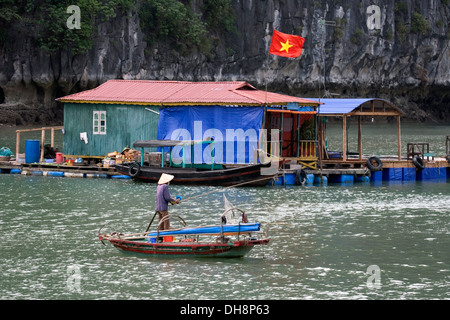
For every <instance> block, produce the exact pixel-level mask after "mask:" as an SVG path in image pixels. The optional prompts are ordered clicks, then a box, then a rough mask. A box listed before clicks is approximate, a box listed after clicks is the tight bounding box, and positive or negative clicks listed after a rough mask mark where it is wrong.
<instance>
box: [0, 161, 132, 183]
mask: <svg viewBox="0 0 450 320" xmlns="http://www.w3.org/2000/svg"><path fill="white" fill-rule="evenodd" d="M0 173H9V174H22V175H33V176H49V177H67V178H105V179H130V177H129V176H125V175H122V174H120V173H118V172H117V171H116V170H115V168H114V167H109V168H105V167H98V166H88V165H82V166H77V165H66V164H51V163H19V162H5V161H3V162H0Z"/></svg>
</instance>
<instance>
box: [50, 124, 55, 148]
mask: <svg viewBox="0 0 450 320" xmlns="http://www.w3.org/2000/svg"><path fill="white" fill-rule="evenodd" d="M51 130H52V131H51V134H50V146H51V147H52V148H53V147H55V128H54V127H52V128H51Z"/></svg>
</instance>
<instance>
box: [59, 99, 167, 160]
mask: <svg viewBox="0 0 450 320" xmlns="http://www.w3.org/2000/svg"><path fill="white" fill-rule="evenodd" d="M146 108H147V109H151V110H154V111H158V109H159V108H158V107H151V106H138V105H119V104H94V103H92V104H90V103H65V104H64V147H63V152H64V154H66V155H80V156H82V155H90V156H105V155H107V154H108V153H110V152H114V151H117V152H121V151H122V150H123V149H124V148H125V147H132V146H133V143H134V142H136V141H138V140H153V139H156V135H157V130H158V119H159V116H158V115H157V114H156V113H154V112H151V111H148V110H146ZM94 111H106V135H94V134H93V114H94ZM82 132H87V137H88V143H87V144H86V143H85V142H84V141H82V140H81V139H80V133H82Z"/></svg>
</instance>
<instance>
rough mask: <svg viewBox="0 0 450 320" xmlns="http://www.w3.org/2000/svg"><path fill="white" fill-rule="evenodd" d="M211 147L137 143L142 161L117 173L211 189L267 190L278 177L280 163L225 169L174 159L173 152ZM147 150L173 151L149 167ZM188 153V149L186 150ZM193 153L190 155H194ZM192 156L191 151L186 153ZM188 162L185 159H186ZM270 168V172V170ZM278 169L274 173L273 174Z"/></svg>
mask: <svg viewBox="0 0 450 320" xmlns="http://www.w3.org/2000/svg"><path fill="white" fill-rule="evenodd" d="M199 143H200V144H201V143H203V144H205V143H206V144H210V143H212V142H211V141H201V142H196V141H173V140H149V141H137V142H135V143H134V144H133V147H135V148H141V149H142V151H141V161H140V163H139V162H127V163H122V164H116V166H115V168H116V171H117V172H119V173H120V174H123V175H128V176H130V177H131V178H133V179H135V180H140V181H144V182H153V183H156V182H158V180H159V178H160V177H161V174H163V173H166V174H170V175H173V176H174V179H173V180H172V181H171V183H172V184H182V185H209V186H231V185H237V184H241V185H245V186H251V187H255V186H265V185H267V184H268V183H269V182H270V181H271V180H272V179H273V178H274V177H275V176H277V175H278V169H279V163H278V162H277V163H276V165H275V166H274V165H273V164H272V163H270V162H269V163H257V164H245V165H234V166H230V165H222V164H216V163H214V160H212V163H211V164H200V165H196V164H192V163H185V161H184V160H183V161H182V163H180V164H178V165H175V164H174V161H173V159H172V148H174V147H180V148H185V149H187V148H192V146H193V145H195V144H199ZM144 148H170V152H169V156H168V157H166V158H165V156H164V155H165V152H161V153H160V155H161V157H160V162H159V163H153V164H149V163H146V162H145V161H144ZM183 150H184V149H183ZM190 152H191V151H189V153H190ZM186 153H188V151H186ZM183 159H184V158H183ZM269 167H270V169H269ZM273 169H274V170H273Z"/></svg>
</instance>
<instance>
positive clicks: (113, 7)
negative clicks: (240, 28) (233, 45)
mask: <svg viewBox="0 0 450 320" xmlns="http://www.w3.org/2000/svg"><path fill="white" fill-rule="evenodd" d="M73 3H74V1H73V0H57V1H55V0H38V1H34V0H22V1H14V0H0V45H1V44H2V43H5V42H6V40H7V39H8V37H9V36H13V35H14V32H13V31H14V30H12V28H13V27H14V26H18V27H19V29H20V30H18V31H22V32H27V33H28V34H29V35H30V34H31V35H34V37H33V40H34V41H36V43H37V44H38V45H39V47H40V48H42V49H44V50H46V51H47V52H55V51H57V50H61V49H62V50H70V51H71V52H72V53H74V54H78V53H86V52H87V51H89V50H90V49H91V48H92V39H93V36H94V34H93V33H94V30H95V27H96V25H97V24H98V23H99V22H102V21H106V20H109V19H113V18H115V17H116V16H117V14H118V13H120V14H122V15H124V13H125V12H128V11H129V10H138V14H139V17H140V20H141V21H140V22H141V29H142V31H143V32H144V34H145V36H146V37H145V39H146V41H147V42H148V44H150V45H151V44H154V43H157V42H160V41H165V42H167V41H169V42H171V43H172V44H173V46H174V47H177V48H181V49H180V50H182V51H185V53H186V50H187V51H189V49H192V48H199V49H201V51H202V52H204V53H207V52H208V50H210V48H211V46H212V43H211V37H210V36H209V35H210V33H211V32H214V31H216V32H218V31H232V30H233V28H234V11H233V9H232V7H231V5H230V0H204V1H202V4H201V6H200V8H199V10H200V12H195V10H194V8H195V6H194V5H193V3H192V1H179V0H141V1H138V0H79V1H76V5H77V6H78V7H79V8H80V12H81V13H82V14H81V23H80V28H79V29H70V28H68V27H67V25H66V21H67V18H68V12H67V8H68V7H69V6H70V5H72V4H73ZM13 22H17V23H16V24H13Z"/></svg>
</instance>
